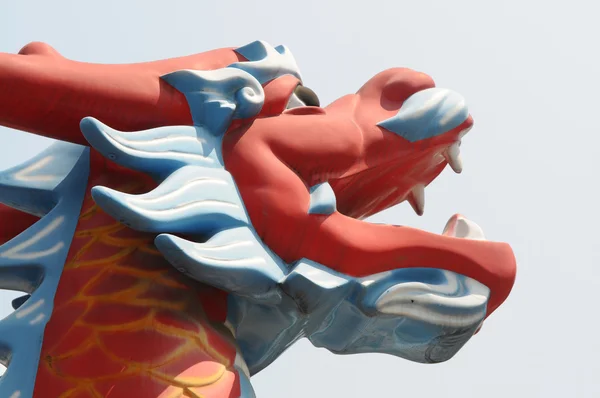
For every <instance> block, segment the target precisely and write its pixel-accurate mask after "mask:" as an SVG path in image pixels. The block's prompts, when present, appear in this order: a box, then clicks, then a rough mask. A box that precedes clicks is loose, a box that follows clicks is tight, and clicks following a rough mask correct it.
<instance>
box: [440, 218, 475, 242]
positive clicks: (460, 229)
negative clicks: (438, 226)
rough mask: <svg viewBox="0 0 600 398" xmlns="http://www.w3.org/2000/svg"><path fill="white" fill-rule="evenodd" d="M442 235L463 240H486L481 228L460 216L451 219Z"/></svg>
mask: <svg viewBox="0 0 600 398" xmlns="http://www.w3.org/2000/svg"><path fill="white" fill-rule="evenodd" d="M442 235H445V236H452V237H454V238H462V239H474V240H485V236H484V234H483V230H482V229H481V227H480V226H479V225H477V224H476V223H474V222H473V221H471V220H469V219H467V218H465V217H463V216H461V215H459V214H456V215H454V216H452V217H450V220H448V223H447V224H446V226H445V227H444V232H442Z"/></svg>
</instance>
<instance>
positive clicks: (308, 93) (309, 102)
mask: <svg viewBox="0 0 600 398" xmlns="http://www.w3.org/2000/svg"><path fill="white" fill-rule="evenodd" d="M294 94H296V96H297V97H298V99H299V100H300V101H302V102H303V103H304V104H305V105H306V106H321V102H320V101H319V97H317V94H315V92H314V91H312V90H311V89H310V88H308V87H304V86H302V85H299V86H298V87H296V89H295V90H294Z"/></svg>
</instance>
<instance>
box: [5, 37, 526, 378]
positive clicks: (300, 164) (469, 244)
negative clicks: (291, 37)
mask: <svg viewBox="0 0 600 398" xmlns="http://www.w3.org/2000/svg"><path fill="white" fill-rule="evenodd" d="M44 51H45V50H44ZM44 51H42V50H39V52H40V53H43V52H44ZM219 51H220V52H219ZM206 54H207V55H206ZM206 54H205V55H204V58H195V59H194V60H193V61H192V60H191V59H188V60H187V61H185V60H186V58H181V59H173V60H167V61H162V62H163V63H162V64H158V63H156V64H154V66H152V64H147V65H145V64H138V66H136V67H135V68H137V69H135V68H133V67H131V68H133V69H127V67H129V66H124V67H122V68H121V69H120V70H119V71H118V73H117V72H116V71H117V70H116V69H115V70H114V71H115V73H114V76H113V75H111V74H110V73H105V74H104V75H103V78H104V79H109V80H110V79H112V80H111V83H113V84H110V85H108V84H107V85H104V86H101V85H98V86H97V87H96V86H94V85H95V84H97V83H96V82H95V81H92V79H90V78H89V77H90V76H91V75H93V73H94V70H93V69H89V70H86V71H85V76H86V79H88V80H89V81H90V83H89V84H88V85H85V87H86V89H87V90H88V91H90V92H92V91H93V92H94V98H97V100H96V101H98V104H100V105H98V106H96V107H95V108H96V109H94V112H93V113H92V112H90V109H89V107H87V108H86V109H85V112H87V114H85V115H82V114H81V113H82V112H83V111H84V110H83V108H85V106H82V108H81V109H80V108H77V107H78V106H79V105H77V104H75V105H73V106H74V108H73V109H70V110H69V111H68V112H64V117H65V124H66V123H67V122H68V121H69V120H68V119H69V118H76V119H77V120H79V119H81V118H82V117H83V116H87V115H90V114H91V115H94V118H88V117H86V118H83V120H82V121H81V124H80V127H81V131H82V132H83V135H84V136H85V139H86V140H87V142H89V144H91V146H92V147H93V148H95V149H96V150H97V151H99V152H100V153H101V154H102V155H104V156H105V157H106V158H108V159H110V160H111V161H112V162H114V163H116V164H119V165H120V166H123V167H126V168H129V169H134V170H137V171H140V172H144V173H147V174H149V175H151V176H152V177H153V178H154V179H155V180H156V181H157V182H158V186H157V188H156V189H154V190H152V191H150V192H148V193H145V194H142V195H129V194H125V193H122V192H119V191H116V190H112V189H109V188H105V187H95V188H94V189H93V190H92V194H93V197H94V200H95V201H96V203H97V204H98V205H99V206H100V207H102V208H103V209H104V211H106V212H107V213H108V214H110V215H111V216H113V217H114V218H116V219H117V220H120V221H121V222H123V223H125V224H126V225H128V226H129V227H130V228H132V229H135V230H140V231H146V232H152V233H155V234H157V237H156V240H155V244H156V246H157V248H158V249H159V250H160V251H161V253H162V254H163V255H164V256H165V257H166V258H167V259H168V260H169V262H170V263H171V264H172V265H173V266H174V267H176V268H177V269H179V270H180V271H181V272H183V273H185V274H187V275H189V276H190V277H192V278H194V279H196V280H198V281H200V282H203V283H206V284H209V285H212V286H215V287H217V288H219V289H221V290H223V291H225V292H227V293H229V298H228V309H227V314H226V318H227V321H226V324H227V326H228V327H229V329H230V330H231V332H232V334H233V335H234V336H235V338H236V340H237V342H238V343H239V346H240V348H241V351H242V353H243V356H244V359H245V360H246V363H247V365H248V367H249V370H250V373H252V374H254V373H256V372H258V371H260V370H261V369H263V368H264V367H265V366H267V365H268V364H270V363H271V362H272V361H273V360H274V359H275V358H276V357H277V356H278V355H280V354H281V353H282V352H283V351H284V350H285V349H286V348H287V347H289V346H290V345H291V344H292V343H293V342H295V341H296V340H298V339H299V338H302V337H308V338H309V339H310V340H311V341H312V343H313V344H315V345H316V346H319V347H325V348H327V349H329V350H331V351H333V352H335V353H341V354H347V353H361V352H380V353H387V354H393V355H397V356H400V357H403V358H406V359H409V360H412V361H417V362H426V363H433V362H441V361H445V360H447V359H449V358H451V357H452V356H453V355H454V354H455V353H456V352H457V351H458V350H459V349H460V348H461V347H462V346H463V345H464V344H465V343H466V341H467V340H469V339H470V338H471V337H472V336H473V334H474V333H476V331H477V330H478V329H479V328H480V327H481V324H482V323H483V321H484V319H485V318H486V317H487V316H489V315H490V314H491V313H492V312H493V311H494V310H496V309H497V308H498V307H499V306H500V305H501V304H502V303H503V302H504V301H505V299H506V298H507V297H508V295H509V293H510V291H511V289H512V286H513V284H514V280H515V275H516V264H515V258H514V255H513V252H512V250H511V248H510V247H509V246H508V245H507V244H504V243H496V242H490V241H487V240H485V238H484V235H483V233H482V230H481V229H480V228H479V227H478V226H477V225H476V224H475V223H473V222H472V221H470V220H468V219H466V218H465V217H463V216H460V215H455V216H453V217H451V218H450V220H449V221H448V223H447V225H446V228H445V229H444V231H443V233H442V234H441V235H438V234H433V233H428V232H425V231H421V230H418V229H414V228H410V227H405V226H393V225H379V224H373V223H369V222H367V221H363V219H364V218H366V217H369V216H371V215H373V214H376V213H377V212H380V211H382V210H384V209H387V208H390V207H391V206H394V205H397V204H399V203H401V202H404V201H407V202H408V203H409V204H410V205H411V206H412V208H413V209H414V210H415V212H416V213H417V214H419V215H421V214H423V209H424V189H425V187H426V186H427V185H428V184H430V183H431V182H432V181H433V180H434V179H435V178H436V177H437V176H438V175H439V174H440V173H441V172H442V171H443V170H444V169H445V168H446V166H447V165H449V166H450V168H451V169H452V170H453V171H455V172H457V173H460V172H461V170H462V163H461V159H460V144H461V140H462V139H463V138H464V137H465V135H466V134H467V133H468V132H469V131H470V130H471V128H472V127H473V119H472V117H471V116H470V114H469V112H468V109H467V106H466V104H465V101H464V99H463V98H462V97H461V96H460V95H459V94H457V93H455V92H453V91H451V90H447V89H441V88H438V87H436V86H435V84H434V82H433V80H432V79H431V78H430V77H429V76H428V75H426V74H424V73H419V72H416V71H413V70H410V69H405V68H396V69H390V70H387V71H384V72H382V73H380V74H378V75H376V76H375V77H373V78H372V79H371V80H369V81H368V82H367V83H366V84H365V85H364V86H363V87H361V88H360V89H359V90H358V91H357V92H356V93H355V94H351V95H347V96H344V97H342V98H340V99H338V100H337V101H335V102H333V103H332V104H330V105H328V106H325V107H321V106H320V101H319V99H318V97H317V95H316V94H315V93H314V92H313V91H312V90H311V89H310V88H308V87H307V86H305V85H304V84H303V80H302V77H301V75H300V73H299V71H298V68H297V65H296V62H295V60H294V58H293V56H292V55H291V53H290V51H289V50H288V49H287V48H286V47H283V46H279V47H271V46H270V45H268V44H266V43H264V42H261V41H257V42H254V43H251V44H249V45H247V46H244V47H241V48H238V49H235V50H217V52H211V53H206ZM232 54H233V55H232ZM34 56H47V57H50V58H58V56H55V55H53V54H50V55H48V54H45V55H44V54H41V55H40V54H34ZM233 58H235V59H233ZM230 61H233V62H230ZM53 62H58V63H60V62H63V61H62V58H60V59H58V60H55V61H53ZM65 62H66V61H65ZM69 62H71V61H69ZM140 65H141V66H140ZM84 68H92V67H91V66H89V67H88V66H82V65H79V66H78V67H77V70H82V71H83V69H84ZM63 70H66V69H65V68H63ZM98 70H100V69H98ZM140 71H144V73H145V74H143V73H141V72H140ZM81 74H82V76H83V75H84V72H81ZM147 76H148V77H147ZM157 76H160V83H157V82H156V81H155V80H152V79H155V78H156V77H157ZM146 77H147V81H146V80H143V79H146ZM70 78H71V79H75V80H76V79H77V78H78V76H77V75H76V74H75V73H71V74H70ZM115 79H116V80H115ZM119 79H120V80H119ZM113 80H114V81H113ZM117 80H118V81H119V82H121V84H118V82H117ZM100 81H101V79H100ZM115 82H116V83H115ZM57 84H58V83H57ZM68 84H69V83H65V82H64V81H61V83H60V87H62V88H65V87H66V88H68V87H67V86H68ZM98 84H100V83H98ZM76 86H77V87H82V85H81V84H80V83H77V85H76ZM54 89H56V85H55V86H54ZM128 90H129V91H128ZM136 90H137V91H136ZM153 90H154V91H153ZM102 104H110V105H106V106H104V105H102ZM0 105H1V104H0ZM116 105H119V106H120V107H121V110H120V112H118V113H115V112H113V111H112V110H114V109H116ZM0 108H1V107H0ZM75 108H76V109H75ZM182 109H183V110H182ZM13 113H14V112H13ZM42 114H43V113H42ZM0 116H2V115H0ZM5 118H6V117H5ZM100 120H102V122H101V121H100ZM42 122H43V121H41V120H31V119H29V120H28V123H30V125H28V126H16V127H18V128H21V129H23V130H27V131H33V132H35V131H36V128H37V127H36V126H37V124H36V123H40V125H41V123H42ZM105 123H106V124H105ZM4 124H6V125H9V126H10V125H11V123H10V120H7V121H5V122H4ZM54 124H55V125H56V126H57V128H56V132H52V131H51V132H50V133H47V134H46V135H50V136H54V137H57V138H61V137H60V133H59V130H60V123H57V122H55V123H54ZM109 125H110V126H112V127H115V128H118V129H119V130H117V129H114V128H111V127H109ZM46 130H47V127H46ZM134 130H135V131H134ZM73 137H74V136H72V137H71V141H74V142H82V143H84V142H85V141H83V140H81V141H78V140H79V139H77V138H73Z"/></svg>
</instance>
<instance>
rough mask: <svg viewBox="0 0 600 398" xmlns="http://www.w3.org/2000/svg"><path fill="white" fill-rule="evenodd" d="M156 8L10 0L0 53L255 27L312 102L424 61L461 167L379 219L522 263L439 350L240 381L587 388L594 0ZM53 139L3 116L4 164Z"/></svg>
mask: <svg viewBox="0 0 600 398" xmlns="http://www.w3.org/2000/svg"><path fill="white" fill-rule="evenodd" d="M159 4H160V5H159ZM166 4H167V2H158V1H149V0H145V1H132V0H130V1H122V0H114V1H113V0H111V1H109V0H103V1H96V2H82V1H64V0H53V1H42V0H38V1H33V0H29V1H26V0H19V1H5V2H3V4H2V5H0V32H1V34H0V52H17V51H18V50H19V49H20V48H21V47H22V46H23V45H25V44H27V43H28V42H30V41H34V40H36V41H45V42H48V43H50V44H51V45H53V46H54V47H55V48H57V49H58V51H59V52H61V53H62V54H63V55H64V56H66V57H68V58H73V59H77V60H81V61H89V62H102V63H127V62H137V61H147V60H155V59H163V58H167V57H172V56H180V55H186V54H191V53H198V52H202V51H205V50H209V49H213V48H218V47H226V46H227V47H229V46H238V45H244V44H247V43H249V42H251V41H254V40H256V39H261V40H266V41H267V42H269V43H271V44H273V45H276V44H285V45H287V46H288V47H289V48H290V49H291V50H292V52H293V53H294V55H295V57H296V60H297V61H298V64H299V66H300V68H301V70H302V72H303V77H304V82H305V84H306V85H307V86H309V87H311V88H312V89H314V90H315V91H316V92H317V94H319V96H320V98H321V102H322V103H329V102H331V101H333V100H334V99H336V98H337V97H339V96H341V95H343V94H346V93H351V92H354V91H355V90H356V89H358V88H359V87H360V85H362V84H363V83H364V82H365V81H366V80H368V79H369V78H370V77H371V76H373V75H374V74H375V73H377V72H379V71H381V70H384V69H387V68H389V67H394V66H405V67H411V68H414V69H418V70H421V71H423V72H426V73H428V74H430V75H432V76H433V77H434V78H435V79H436V81H437V84H438V85H439V86H444V87H448V88H451V89H454V90H456V91H458V92H460V93H461V94H462V95H464V96H465V97H466V99H467V101H468V103H469V105H470V109H471V113H472V115H473V116H474V118H475V128H474V129H473V130H472V131H471V132H470V133H469V135H467V137H465V139H464V141H463V145H462V147H461V149H462V153H463V159H464V163H465V167H464V172H463V173H462V174H461V175H455V174H454V173H452V172H451V171H450V170H446V171H444V173H442V175H441V176H440V177H439V178H438V179H437V180H436V181H435V182H434V183H433V184H431V185H430V186H429V187H428V188H427V190H426V198H427V199H426V208H425V215H424V216H423V217H417V216H416V215H414V213H413V211H412V209H411V208H410V207H409V206H408V205H407V204H402V205H400V206H397V207H395V208H393V209H390V210H388V211H386V212H384V213H382V214H380V215H378V216H376V217H374V220H375V221H377V222H386V223H394V224H406V225H410V226H414V227H418V228H422V229H425V230H429V231H433V232H441V230H442V228H443V227H444V224H445V222H446V220H447V219H448V218H449V217H450V216H451V215H452V214H454V213H456V212H459V213H462V214H464V215H466V216H467V217H468V218H470V219H471V220H473V221H475V222H477V223H478V224H479V225H480V226H481V227H482V228H483V230H484V231H485V233H486V237H487V238H488V239H490V240H500V241H507V242H509V243H510V244H511V245H512V247H513V249H514V251H515V254H516V256H517V260H518V263H519V271H518V276H517V282H516V285H515V288H514V291H513V293H512V295H511V296H510V297H509V299H508V301H507V302H506V303H505V304H504V305H503V306H502V307H501V308H500V309H499V310H498V311H497V312H496V313H494V315H493V316H492V317H490V318H489V319H488V321H487V322H486V323H485V324H484V327H483V329H482V331H481V332H480V333H479V334H478V335H477V336H475V337H474V338H473V339H472V340H471V341H470V342H469V343H468V344H467V345H466V346H465V348H464V349H463V350H462V351H461V352H459V354H458V355H457V356H456V357H455V358H453V359H452V360H450V361H449V362H446V363H443V364H438V365H420V364H415V363H410V362H407V361H404V360H402V359H399V358H395V357H391V356H384V355H358V356H344V357H340V356H335V355H333V354H330V353H328V352H327V351H324V350H321V349H316V348H313V347H312V346H311V345H310V343H309V342H307V341H302V342H300V343H297V344H296V345H295V346H293V347H292V348H291V349H290V350H289V351H288V352H286V353H285V354H284V355H283V356H282V357H281V358H280V359H279V360H278V361H276V362H275V363H274V364H273V365H272V366H271V367H269V368H268V369H266V370H265V371H263V372H262V373H260V374H259V375H257V376H256V377H255V378H254V379H253V384H254V386H255V389H256V392H257V395H258V397H259V398H280V397H289V398H300V397H307V396H310V397H438V396H444V397H461V398H467V397H469V398H470V397H473V398H480V397H487V398H504V397H508V396H515V397H561V398H562V397H600V377H599V376H598V375H600V365H599V364H598V361H597V360H596V358H595V356H596V355H598V354H599V353H600V338H598V333H599V330H600V322H599V321H598V316H597V315H593V314H594V313H596V311H597V305H598V302H599V301H600V299H599V298H598V292H600V246H599V245H598V232H597V228H598V227H597V226H598V224H600V210H599V209H598V202H599V199H600V189H599V188H598V183H597V182H596V183H595V182H594V181H597V180H596V178H598V175H597V174H596V173H597V172H600V168H599V167H598V166H597V163H598V162H597V159H596V158H597V156H598V154H599V152H600V149H599V148H600V130H599V124H598V119H597V115H598V107H599V105H600V100H599V99H598V98H599V97H598V92H600V74H599V71H600V56H599V55H598V47H599V44H598V40H599V38H600V25H599V24H598V23H597V15H598V12H599V11H600V8H599V7H598V5H596V2H593V1H591V0H587V1H585V0H572V1H569V2H567V1H555V0H545V1H542V0H528V1H523V0H503V1H495V2H492V1H481V0H454V1H447V0H421V1H412V2H407V1H377V0H369V1H357V0H353V1H352V0H336V1H333V0H328V1H319V0H305V1H298V2H286V1H263V0H261V1H211V2H208V1H198V0H196V1H193V0H188V1H177V2H175V1H173V2H170V4H171V5H168V6H167V5H166ZM1 89H2V88H1V87H0V90H1ZM49 142H50V141H49V140H45V139H40V138H38V137H33V136H30V135H27V134H24V133H20V132H16V131H11V130H8V129H3V128H0V169H4V168H7V167H10V166H12V165H14V164H16V163H17V162H20V161H22V160H24V159H26V158H28V157H31V156H32V155H34V154H35V153H37V152H39V151H40V150H42V149H43V148H45V147H46V146H47V145H48V143H49ZM0 222H1V221H0ZM11 296H12V295H11ZM8 297H9V294H7V293H3V294H1V295H0V315H6V314H7V313H8V312H9V311H10V310H11V308H10V303H9V301H8ZM49 398H51V397H49Z"/></svg>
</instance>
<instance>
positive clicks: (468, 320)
mask: <svg viewBox="0 0 600 398" xmlns="http://www.w3.org/2000/svg"><path fill="white" fill-rule="evenodd" d="M319 106H320V103H319V100H318V97H317V96H316V94H315V93H314V92H313V91H312V90H310V89H308V88H307V87H304V86H302V85H298V86H297V87H296V89H295V90H294V91H293V92H292V94H291V95H290V98H289V100H288V103H287V106H286V111H285V112H284V113H296V112H295V111H294V110H298V108H305V107H319ZM379 125H380V126H382V127H384V128H385V129H386V130H388V131H390V132H392V133H395V134H397V135H400V136H402V137H404V138H405V139H406V140H408V141H409V142H415V141H418V140H422V139H427V138H431V137H435V136H437V135H441V134H444V133H445V132H448V131H451V130H454V131H456V130H458V133H456V134H455V135H453V136H452V137H453V138H452V140H451V142H445V143H444V144H443V146H442V147H440V149H439V150H438V151H437V154H436V156H437V158H439V160H437V161H436V162H437V164H440V163H442V162H444V161H445V162H446V163H447V164H448V165H449V166H450V168H451V169H452V170H453V171H454V172H455V173H457V174H459V173H461V172H462V170H463V162H462V158H461V153H460V147H461V142H462V139H463V137H464V136H465V135H466V134H467V133H468V132H469V131H470V130H471V128H472V125H473V124H472V120H471V119H470V117H469V113H468V110H467V107H466V105H465V101H464V99H463V98H462V97H461V96H460V95H458V94H456V93H455V92H453V91H451V90H447V89H442V88H429V89H425V90H421V91H418V92H416V93H414V94H413V95H411V96H409V97H408V98H407V99H406V100H405V102H404V103H403V104H402V106H401V107H400V109H399V110H398V112H397V114H396V115H394V116H393V117H391V118H389V119H387V120H384V121H383V122H381V123H379ZM425 186H426V184H425V183H417V184H415V185H414V186H413V187H412V188H411V189H410V191H409V193H408V194H407V195H406V197H405V200H406V201H407V202H408V203H409V204H410V206H411V207H412V208H413V210H414V211H415V213H416V214H417V215H419V216H421V215H423V213H424V209H425ZM334 195H335V194H334ZM358 218H359V219H360V217H358ZM442 236H446V237H452V238H458V239H467V240H478V241H482V240H485V236H484V234H483V231H482V229H481V228H480V227H479V226H478V225H477V224H476V223H474V222H473V221H470V220H469V219H467V218H466V217H464V216H462V215H458V214H457V215H454V216H452V217H451V218H450V219H449V221H448V222H447V224H446V226H445V228H444V230H443V232H442ZM440 272H442V274H443V275H444V276H445V277H444V278H442V279H444V280H443V281H442V282H440V283H434V284H431V283H422V282H420V281H418V280H416V281H414V282H413V283H408V284H407V283H399V284H396V285H393V286H390V287H388V288H387V289H386V290H385V291H381V292H379V293H378V294H379V295H380V296H379V297H378V299H377V300H376V308H377V311H378V312H379V313H381V314H384V315H391V316H398V317H405V318H409V319H412V320H415V321H421V322H425V323H429V324H434V325H438V326H440V327H444V328H450V329H457V328H467V329H469V330H471V329H472V328H477V327H478V326H479V325H481V323H482V322H483V320H484V319H485V317H486V311H487V304H488V300H489V298H490V289H489V288H488V287H487V286H485V285H484V284H482V283H481V282H479V281H477V280H476V279H473V278H470V277H467V276H465V275H461V274H458V273H455V272H450V271H446V270H440ZM473 330H475V329H473Z"/></svg>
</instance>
